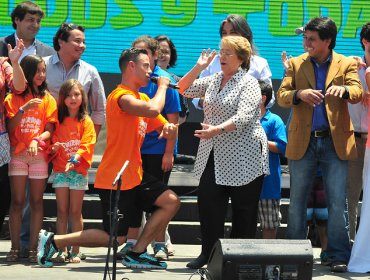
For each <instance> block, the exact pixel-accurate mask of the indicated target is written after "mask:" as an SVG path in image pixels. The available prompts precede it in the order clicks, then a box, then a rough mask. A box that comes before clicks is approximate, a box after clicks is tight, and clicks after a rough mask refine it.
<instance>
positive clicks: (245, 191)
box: [198, 152, 263, 257]
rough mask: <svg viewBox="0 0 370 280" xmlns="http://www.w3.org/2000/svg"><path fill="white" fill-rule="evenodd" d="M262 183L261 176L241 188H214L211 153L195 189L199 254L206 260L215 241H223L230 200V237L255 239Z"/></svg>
mask: <svg viewBox="0 0 370 280" xmlns="http://www.w3.org/2000/svg"><path fill="white" fill-rule="evenodd" d="M262 183H263V176H260V177H258V178H256V179H255V180H254V181H252V182H250V183H249V184H247V185H244V186H224V185H218V184H216V182H215V167H214V159H213V152H211V154H210V156H209V159H208V162H207V166H206V168H205V170H204V172H203V174H202V177H201V179H200V182H199V189H198V210H199V219H200V228H201V234H202V254H204V255H205V256H206V257H209V255H210V253H211V250H212V248H213V246H214V244H215V243H216V241H217V240H218V239H219V238H223V237H224V223H225V218H226V212H227V206H228V202H229V199H231V207H232V230H231V234H230V237H231V238H255V235H256V229H257V212H258V201H259V197H260V193H261V188H262Z"/></svg>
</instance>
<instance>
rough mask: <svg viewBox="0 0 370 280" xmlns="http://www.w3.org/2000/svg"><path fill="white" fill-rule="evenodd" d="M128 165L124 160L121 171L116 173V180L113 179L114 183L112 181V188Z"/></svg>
mask: <svg viewBox="0 0 370 280" xmlns="http://www.w3.org/2000/svg"><path fill="white" fill-rule="evenodd" d="M128 163H129V161H128V160H126V161H125V163H124V164H123V166H122V168H121V170H120V171H118V173H117V176H116V178H115V179H114V181H113V184H112V187H114V186H115V184H117V182H118V180H119V179H120V178H121V175H122V173H123V171H125V169H126V167H127V165H128Z"/></svg>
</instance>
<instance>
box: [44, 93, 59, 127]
mask: <svg viewBox="0 0 370 280" xmlns="http://www.w3.org/2000/svg"><path fill="white" fill-rule="evenodd" d="M47 95H48V102H47V103H48V104H47V106H46V108H45V110H46V122H47V123H57V122H58V110H57V102H56V101H55V99H54V97H53V96H52V95H51V94H50V93H47Z"/></svg>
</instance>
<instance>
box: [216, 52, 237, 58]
mask: <svg viewBox="0 0 370 280" xmlns="http://www.w3.org/2000/svg"><path fill="white" fill-rule="evenodd" d="M218 55H219V57H222V56H226V57H230V56H234V54H232V53H226V52H223V51H220V52H218Z"/></svg>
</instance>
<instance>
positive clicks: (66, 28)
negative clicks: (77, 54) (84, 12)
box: [53, 22, 85, 51]
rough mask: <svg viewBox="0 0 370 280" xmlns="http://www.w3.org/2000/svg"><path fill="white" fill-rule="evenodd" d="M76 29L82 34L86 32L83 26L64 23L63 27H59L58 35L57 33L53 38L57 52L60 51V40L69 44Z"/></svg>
mask: <svg viewBox="0 0 370 280" xmlns="http://www.w3.org/2000/svg"><path fill="white" fill-rule="evenodd" d="M75 29H77V30H80V31H81V32H85V28H84V27H83V26H82V25H78V24H73V23H66V22H65V23H62V25H61V26H60V27H59V29H58V31H57V33H55V36H54V38H53V47H54V50H55V51H59V50H60V45H59V42H58V40H59V39H61V40H63V41H65V42H68V38H69V36H70V35H71V31H72V30H75Z"/></svg>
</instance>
